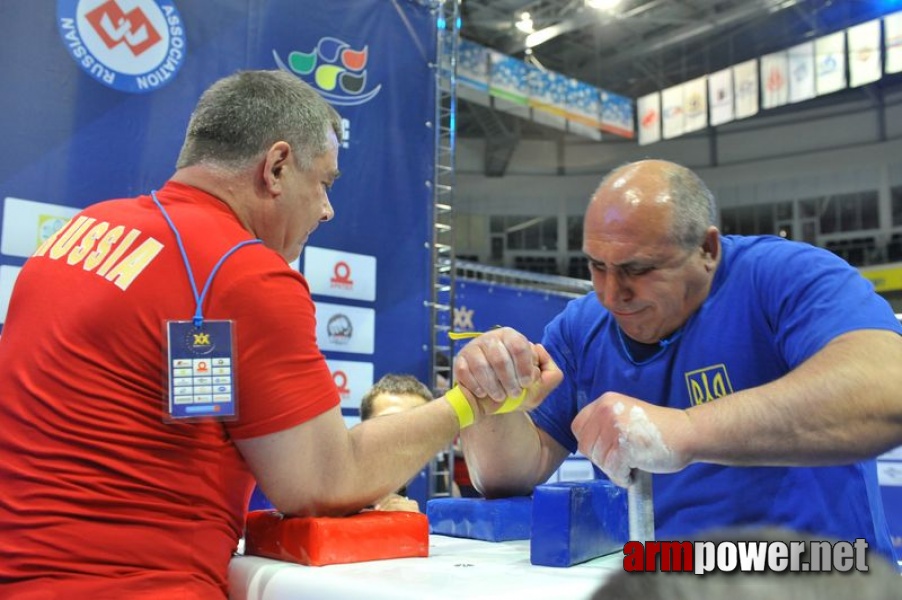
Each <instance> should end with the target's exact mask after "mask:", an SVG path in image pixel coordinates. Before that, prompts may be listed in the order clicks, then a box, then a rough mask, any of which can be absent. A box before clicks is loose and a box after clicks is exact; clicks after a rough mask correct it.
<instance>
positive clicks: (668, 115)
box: [661, 84, 684, 140]
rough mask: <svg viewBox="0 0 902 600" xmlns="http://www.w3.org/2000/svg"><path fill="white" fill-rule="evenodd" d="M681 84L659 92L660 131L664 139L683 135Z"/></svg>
mask: <svg viewBox="0 0 902 600" xmlns="http://www.w3.org/2000/svg"><path fill="white" fill-rule="evenodd" d="M683 122H684V117H683V84H680V85H675V86H673V87H671V88H667V89H666V90H664V91H663V92H661V133H662V135H663V137H664V139H665V140H669V139H670V138H675V137H678V136H681V135H683Z"/></svg>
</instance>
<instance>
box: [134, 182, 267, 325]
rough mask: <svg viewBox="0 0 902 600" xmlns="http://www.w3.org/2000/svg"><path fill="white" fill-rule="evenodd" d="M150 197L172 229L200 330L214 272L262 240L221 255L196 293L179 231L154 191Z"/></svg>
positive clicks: (237, 247)
mask: <svg viewBox="0 0 902 600" xmlns="http://www.w3.org/2000/svg"><path fill="white" fill-rule="evenodd" d="M150 197H151V198H152V199H153V202H154V204H156V205H157V208H159V209H160V212H162V213H163V217H164V218H165V219H166V222H167V223H168V224H169V228H170V229H172V233H174V234H175V243H176V244H177V245H178V247H179V252H181V254H182V262H184V263H185V271H187V272H188V283H190V284H191V292H192V293H193V294H194V301H195V303H196V308H195V310H194V319H193V320H194V326H195V327H197V328H200V326H201V325H203V324H204V315H203V308H202V307H203V304H204V298H206V296H207V292H208V291H210V284H211V283H213V276H214V275H216V272H217V271H219V267H221V266H222V263H224V262H225V260H226V259H227V258H228V257H230V256H231V255H232V254H233V253H234V252H235V251H236V250H238V249H239V248H241V247H243V246H249V245H251V244H262V243H263V240H244V241H243V242H238V243H237V244H235V246H233V247H232V249H231V250H229V251H228V252H226V253H225V254H223V255H222V258H220V259H219V261H218V262H217V263H216V265H214V266H213V270H212V271H210V276H209V277H207V282H206V283H205V284H204V289H203V290H202V291H201V293H200V294H198V293H197V284H195V283H194V272H193V271H192V270H191V263H189V262H188V254H187V253H186V252H185V246H184V245H183V244H182V236H180V235H179V230H178V229H176V228H175V223H173V222H172V219H170V218H169V213H167V212H166V209H165V208H163V205H162V204H160V201H159V200H157V193H156V190H154V191H151V192H150Z"/></svg>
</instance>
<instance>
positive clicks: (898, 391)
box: [687, 331, 902, 465]
mask: <svg viewBox="0 0 902 600" xmlns="http://www.w3.org/2000/svg"><path fill="white" fill-rule="evenodd" d="M899 365H902V340H900V339H899V337H898V336H897V335H896V334H894V333H891V332H875V331H859V332H852V333H849V334H846V335H844V336H841V337H840V338H838V339H836V340H834V341H833V342H832V343H831V344H829V345H828V346H827V347H825V348H824V349H823V350H821V351H820V352H818V353H817V354H816V355H815V356H813V357H812V358H810V359H809V360H808V361H806V362H805V363H804V364H802V365H800V366H799V367H798V368H796V369H795V370H793V371H792V372H791V373H789V374H787V375H786V376H784V377H782V378H780V379H778V380H777V381H774V382H772V383H769V384H767V385H763V386H760V387H757V388H752V389H748V390H743V391H741V392H737V393H735V394H733V395H731V396H727V397H725V398H721V399H719V400H716V401H714V402H709V403H707V404H703V405H700V406H696V407H692V408H690V409H689V410H688V411H687V414H688V416H689V418H690V420H691V422H692V435H691V436H689V437H690V439H689V442H688V443H690V444H691V445H692V450H691V452H690V454H691V455H692V457H693V461H694V462H713V463H719V464H739V465H752V464H755V465H763V464H766V465H800V464H806V465H820V464H837V463H845V462H853V461H856V460H861V459H863V458H867V457H872V456H874V455H876V454H879V453H881V452H884V451H886V450H888V449H890V448H892V447H894V446H895V445H897V444H899V443H900V433H899V432H900V431H902V368H900V366H899Z"/></svg>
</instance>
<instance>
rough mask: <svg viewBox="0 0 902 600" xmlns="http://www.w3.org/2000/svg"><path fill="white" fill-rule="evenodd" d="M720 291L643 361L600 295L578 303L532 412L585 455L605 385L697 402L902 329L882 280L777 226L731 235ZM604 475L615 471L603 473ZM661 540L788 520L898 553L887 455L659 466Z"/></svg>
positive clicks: (550, 345)
mask: <svg viewBox="0 0 902 600" xmlns="http://www.w3.org/2000/svg"><path fill="white" fill-rule="evenodd" d="M721 244H722V251H723V258H722V260H721V264H720V266H719V267H718V269H717V273H716V274H715V277H714V282H713V284H712V288H711V293H710V294H709V296H708V298H707V299H706V300H705V302H704V303H703V304H702V306H701V307H700V308H699V310H698V311H697V312H696V313H695V314H694V315H692V317H691V318H690V319H689V320H688V321H687V322H686V323H685V324H684V325H683V327H682V328H681V329H680V330H679V331H678V332H676V334H675V335H672V336H670V338H669V339H670V340H672V341H671V342H670V343H668V344H664V345H662V348H661V349H660V350H659V351H658V352H657V353H656V354H654V355H652V356H651V357H644V358H642V359H633V358H631V355H630V354H628V353H627V350H626V348H625V346H624V339H623V337H622V336H621V335H620V332H619V328H618V326H617V323H616V321H615V320H614V318H613V317H612V316H611V315H610V313H608V311H607V310H606V309H605V308H604V307H603V306H601V304H600V303H599V301H598V299H597V298H596V296H595V295H594V293H590V294H588V295H587V296H585V297H583V298H579V299H577V300H573V301H572V302H570V303H569V304H568V305H567V307H566V308H565V309H564V311H563V312H562V313H561V314H560V315H558V316H557V317H556V318H555V319H554V320H553V321H552V322H551V323H549V324H548V326H547V327H546V329H545V335H544V339H543V344H544V346H545V347H546V348H547V349H548V351H549V353H550V354H551V356H552V357H553V358H554V360H555V362H556V363H557V364H558V365H559V366H560V368H561V369H562V370H563V372H564V381H563V383H562V384H561V385H560V386H559V387H558V388H557V389H556V390H555V391H554V392H552V394H551V395H549V397H548V398H547V399H546V400H545V401H544V402H543V403H542V404H541V405H540V406H539V407H537V408H536V409H534V410H533V411H532V413H531V415H532V418H533V420H534V421H535V423H536V425H538V426H539V427H540V428H542V429H544V430H545V431H547V432H548V433H549V434H550V435H551V436H552V437H553V438H554V439H555V440H557V441H558V442H559V443H560V444H561V445H562V446H564V447H565V448H567V449H568V450H570V451H571V452H574V451H576V448H577V442H576V438H575V437H574V436H573V433H572V431H571V429H570V425H571V422H572V421H573V419H574V417H576V414H577V413H578V412H579V411H580V409H582V408H583V407H584V406H586V405H587V404H589V403H591V402H592V401H594V400H595V399H597V398H598V397H599V396H601V395H602V394H603V393H604V392H608V391H615V392H620V393H622V394H626V395H629V396H633V397H635V398H638V399H640V400H644V401H646V402H650V403H652V404H656V405H659V406H667V407H672V408H679V409H685V408H688V407H690V406H693V405H694V404H700V403H702V402H711V401H717V399H719V398H721V397H723V396H726V395H728V394H731V393H733V392H735V391H739V390H743V389H747V388H751V387H755V386H758V385H762V384H765V383H768V382H771V381H773V380H775V379H777V378H779V377H781V376H783V375H785V374H786V373H788V372H789V371H791V370H792V369H794V368H795V367H797V366H798V365H799V364H801V363H802V362H804V361H805V360H806V359H807V358H809V357H811V356H812V355H813V354H815V353H816V352H818V351H819V350H820V349H821V348H823V347H824V346H825V345H826V344H827V343H828V342H830V340H832V339H833V338H835V337H837V336H838V335H841V334H843V333H846V332H849V331H853V330H857V329H889V330H892V331H897V332H900V333H902V327H900V325H899V322H898V321H897V319H896V318H895V315H894V314H893V311H892V309H891V308H890V306H889V304H888V303H887V302H886V301H885V300H884V299H883V298H881V297H880V296H879V295H877V294H876V293H875V292H874V290H873V287H872V285H871V283H870V282H868V281H867V280H866V279H864V278H863V277H861V275H860V274H859V273H858V272H857V271H856V270H855V269H854V268H852V267H850V266H849V265H848V264H847V263H846V262H844V261H843V260H841V259H839V258H838V257H836V256H834V255H833V254H831V253H829V252H827V251H825V250H822V249H818V248H815V247H813V246H810V245H808V244H802V243H797V242H791V241H787V240H784V239H782V238H778V237H774V236H760V237H742V236H721ZM596 475H597V476H601V477H603V476H604V475H602V474H601V472H600V471H599V470H598V469H596ZM654 504H655V525H656V529H657V537H658V539H663V540H678V539H685V538H687V537H690V536H696V535H698V534H699V533H700V532H703V531H705V530H707V529H713V528H718V527H727V526H736V525H782V526H785V527H790V528H793V529H795V530H799V531H805V532H810V533H816V534H822V535H826V536H830V537H834V538H837V539H841V540H849V541H853V540H855V539H856V538H865V539H866V540H867V542H868V544H869V547H870V548H871V549H873V550H878V551H880V552H882V553H883V554H885V555H886V556H888V557H890V558H892V556H893V550H892V543H891V541H890V534H889V529H888V527H887V524H886V519H885V516H884V513H883V503H882V501H881V497H880V490H879V487H878V484H877V472H876V462H875V461H874V460H868V461H863V462H859V463H855V464H850V465H842V466H835V467H834V466H831V467H727V466H721V465H714V464H694V465H691V466H689V467H687V468H686V469H684V470H682V471H680V472H678V473H673V474H667V475H655V476H654Z"/></svg>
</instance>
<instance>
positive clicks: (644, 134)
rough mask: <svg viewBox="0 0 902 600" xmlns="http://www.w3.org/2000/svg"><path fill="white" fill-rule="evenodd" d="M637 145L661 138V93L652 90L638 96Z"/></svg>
mask: <svg viewBox="0 0 902 600" xmlns="http://www.w3.org/2000/svg"><path fill="white" fill-rule="evenodd" d="M636 106H637V108H638V111H639V145H640V146H644V145H646V144H654V143H655V142H658V141H660V140H661V94H659V93H658V92H654V93H651V94H648V95H647V96H642V97H641V98H639V100H638V102H637V104H636Z"/></svg>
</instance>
